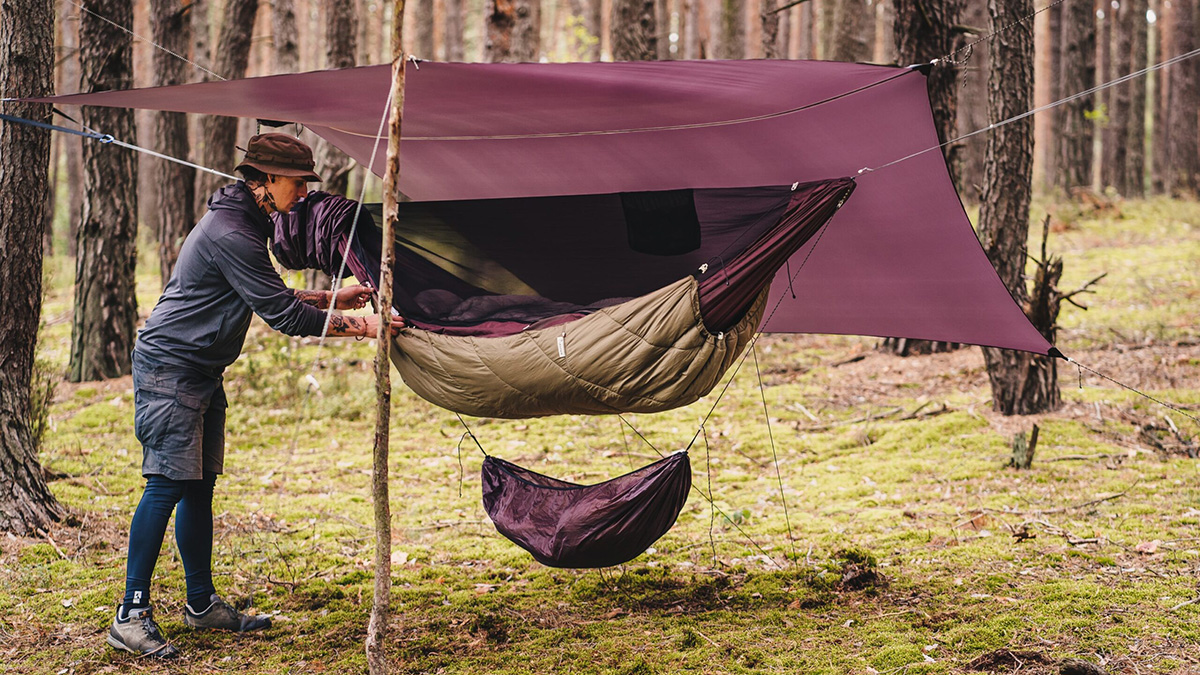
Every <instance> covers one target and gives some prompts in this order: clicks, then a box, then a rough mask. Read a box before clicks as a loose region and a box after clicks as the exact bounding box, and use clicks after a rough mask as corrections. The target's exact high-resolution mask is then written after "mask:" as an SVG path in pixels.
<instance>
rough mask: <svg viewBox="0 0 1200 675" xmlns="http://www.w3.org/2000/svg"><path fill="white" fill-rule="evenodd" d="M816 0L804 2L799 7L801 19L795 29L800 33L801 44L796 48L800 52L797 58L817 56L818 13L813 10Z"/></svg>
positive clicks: (813, 57)
mask: <svg viewBox="0 0 1200 675" xmlns="http://www.w3.org/2000/svg"><path fill="white" fill-rule="evenodd" d="M816 1H817V0H808V2H805V3H802V4H801V5H800V7H799V13H800V18H799V21H797V22H796V28H795V30H796V31H798V32H799V33H800V35H799V37H798V40H799V44H798V45H797V46H796V49H797V50H798V52H799V53H798V55H797V58H801V59H815V58H817V40H816V38H815V31H816V28H817V21H816V19H817V15H816V13H815V12H814V11H813V3H814V2H816ZM793 9H795V8H793Z"/></svg>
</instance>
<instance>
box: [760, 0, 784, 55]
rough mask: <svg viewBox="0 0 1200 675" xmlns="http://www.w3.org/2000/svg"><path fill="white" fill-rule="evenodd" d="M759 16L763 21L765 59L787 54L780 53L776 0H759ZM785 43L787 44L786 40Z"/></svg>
mask: <svg viewBox="0 0 1200 675" xmlns="http://www.w3.org/2000/svg"><path fill="white" fill-rule="evenodd" d="M758 7H759V18H760V20H761V21H762V39H761V44H762V55H763V58H764V59H778V58H780V57H781V56H784V57H786V56H787V54H786V53H783V54H782V55H781V54H780V49H779V19H780V15H779V14H777V13H776V12H775V0H759V3H758ZM784 44H787V43H786V42H785V43H784Z"/></svg>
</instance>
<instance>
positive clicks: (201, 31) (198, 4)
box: [66, 0, 212, 81]
mask: <svg viewBox="0 0 1200 675" xmlns="http://www.w3.org/2000/svg"><path fill="white" fill-rule="evenodd" d="M66 1H68V2H69V1H70V0H66ZM210 1H211V0H192V11H191V17H192V62H194V63H195V64H196V65H197V66H199V67H200V68H197V69H196V73H195V74H194V77H195V79H196V80H197V81H207V80H208V79H209V78H210V77H211V76H210V75H208V74H207V73H205V72H204V71H203V70H201V68H203V69H206V70H212V33H211V32H210V30H211V25H210V23H209V19H210V18H211V17H209V7H210V6H209V2H210Z"/></svg>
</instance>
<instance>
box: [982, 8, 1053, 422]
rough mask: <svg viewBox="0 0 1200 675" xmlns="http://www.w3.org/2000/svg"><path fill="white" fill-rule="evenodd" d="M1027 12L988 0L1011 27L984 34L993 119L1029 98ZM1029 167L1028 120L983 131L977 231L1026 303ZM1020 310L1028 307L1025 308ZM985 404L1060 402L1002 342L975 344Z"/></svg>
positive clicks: (1046, 372)
mask: <svg viewBox="0 0 1200 675" xmlns="http://www.w3.org/2000/svg"><path fill="white" fill-rule="evenodd" d="M1032 11H1033V6H1032V3H1031V2H1030V0H988V12H989V14H990V15H991V26H992V30H993V31H995V30H996V29H997V28H999V27H1002V26H1011V27H1010V28H1008V29H1007V30H1005V31H1003V32H1001V33H999V34H997V35H996V36H995V37H994V38H993V40H992V48H991V49H992V59H991V67H990V72H989V75H988V117H989V118H990V119H991V120H992V121H993V122H999V121H1000V120H1005V119H1008V118H1010V117H1013V116H1015V115H1018V114H1021V113H1024V112H1025V111H1027V110H1029V109H1030V107H1031V104H1032V103H1033V26H1032V25H1031V24H1030V23H1028V22H1026V23H1023V24H1020V25H1016V24H1017V22H1019V21H1020V20H1021V19H1022V18H1023V17H1026V16H1028V15H1029V14H1030V13H1031V12H1032ZM1032 170H1033V120H1032V119H1031V118H1028V117H1027V118H1025V119H1022V120H1019V121H1016V122H1013V123H1010V124H1007V125H1005V126H1002V127H999V128H997V129H994V130H992V131H991V132H990V133H989V134H988V138H987V162H986V166H985V168H984V185H983V203H982V204H981V206H980V210H979V238H980V241H981V243H982V244H983V247H984V250H985V251H986V252H987V256H988V259H989V260H991V261H992V264H993V265H994V266H995V267H996V271H997V272H998V273H999V275H1000V279H1001V280H1002V281H1003V282H1004V285H1005V286H1007V287H1008V290H1009V292H1010V293H1012V295H1013V298H1014V299H1015V300H1016V301H1017V302H1018V303H1020V304H1021V306H1022V307H1026V308H1028V305H1029V297H1028V292H1027V291H1026V289H1025V276H1024V273H1025V261H1026V240H1027V239H1028V235H1029V200H1030V196H1031V192H1032V190H1031V182H1032V179H1031V173H1032ZM1027 311H1028V309H1027ZM983 355H984V359H985V360H986V362H987V369H988V379H989V380H990V381H991V385H992V407H993V408H994V409H995V410H996V411H997V412H1000V413H1003V414H1005V415H1014V414H1017V415H1025V414H1030V413H1036V412H1043V411H1046V410H1053V409H1054V408H1057V407H1058V406H1059V405H1060V398H1059V391H1058V381H1057V369H1056V365H1055V363H1054V361H1053V360H1052V359H1050V358H1048V357H1043V356H1037V355H1032V354H1028V353H1025V352H1016V351H1012V350H1006V349H993V348H989V347H985V348H984V349H983Z"/></svg>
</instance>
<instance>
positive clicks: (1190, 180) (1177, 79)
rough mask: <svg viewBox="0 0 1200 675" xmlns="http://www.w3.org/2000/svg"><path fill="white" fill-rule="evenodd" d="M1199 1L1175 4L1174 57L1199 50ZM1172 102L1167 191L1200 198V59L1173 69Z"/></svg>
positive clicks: (1179, 1) (1169, 119)
mask: <svg viewBox="0 0 1200 675" xmlns="http://www.w3.org/2000/svg"><path fill="white" fill-rule="evenodd" d="M1196 3H1197V0H1173V1H1172V3H1171V7H1172V10H1173V12H1174V14H1175V16H1174V20H1173V21H1172V25H1173V27H1174V31H1173V35H1172V36H1171V42H1172V43H1173V47H1174V52H1175V54H1186V53H1188V52H1190V51H1192V50H1194V49H1196V46H1197V37H1196V32H1197V29H1196V14H1197V12H1196ZM1171 68H1172V69H1173V70H1174V72H1173V73H1171V100H1170V104H1169V105H1168V106H1167V108H1168V110H1169V113H1168V115H1169V117H1168V122H1167V126H1168V128H1169V129H1170V130H1171V132H1170V133H1171V136H1170V141H1169V144H1168V145H1169V147H1170V163H1169V164H1168V171H1167V180H1166V183H1167V185H1166V188H1167V192H1168V193H1170V194H1171V195H1174V196H1177V197H1182V196H1188V197H1195V196H1197V195H1200V129H1198V124H1200V122H1198V120H1197V110H1200V59H1196V58H1190V59H1186V60H1184V61H1180V62H1179V63H1177V64H1175V65H1173V66H1171Z"/></svg>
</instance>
